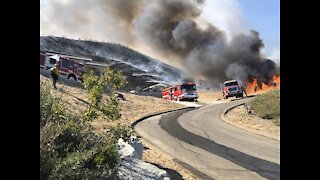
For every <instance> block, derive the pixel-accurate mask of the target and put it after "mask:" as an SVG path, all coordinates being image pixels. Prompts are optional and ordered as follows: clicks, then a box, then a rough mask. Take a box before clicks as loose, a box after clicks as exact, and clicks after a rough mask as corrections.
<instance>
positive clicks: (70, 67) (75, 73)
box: [40, 52, 91, 82]
mask: <svg viewBox="0 0 320 180" xmlns="http://www.w3.org/2000/svg"><path fill="white" fill-rule="evenodd" d="M57 61H58V70H59V75H60V76H61V77H65V78H67V79H70V80H74V81H78V82H83V80H82V77H81V76H82V72H83V68H84V62H85V61H91V59H89V58H81V57H75V56H68V55H58V54H54V53H41V52H40V68H41V69H44V70H45V71H49V70H50V68H52V67H53V66H54V64H55V63H56V62H57Z"/></svg>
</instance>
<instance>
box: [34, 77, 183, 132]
mask: <svg viewBox="0 0 320 180" xmlns="http://www.w3.org/2000/svg"><path fill="white" fill-rule="evenodd" d="M40 82H48V83H51V80H50V79H49V78H47V77H44V76H42V75H40ZM57 87H58V90H54V89H53V90H52V92H53V95H54V96H56V97H61V99H63V100H64V101H66V103H67V104H68V107H67V108H69V109H70V110H71V111H72V112H74V113H78V114H79V113H81V112H82V111H84V110H85V109H86V107H87V106H88V105H87V104H86V103H85V102H82V101H81V100H84V101H87V102H88V98H87V93H86V91H85V90H84V89H81V88H76V87H71V86H67V85H64V84H61V83H58V84H57ZM123 95H124V97H125V98H126V101H121V118H120V119H119V120H117V121H115V122H110V121H108V120H107V119H105V118H104V117H98V118H97V119H96V120H94V121H93V122H92V125H93V126H94V127H95V128H96V129H97V130H104V129H107V128H111V127H114V126H115V125H116V124H117V123H118V122H120V123H121V124H126V125H131V123H133V122H134V121H136V120H138V119H140V118H142V117H144V116H147V115H151V114H154V113H158V112H163V111H167V110H173V109H180V108H183V107H185V106H184V105H182V104H177V103H174V102H171V101H167V100H162V99H160V98H156V97H150V96H138V95H134V94H130V93H123ZM77 98H78V99H77ZM104 98H105V100H104V101H106V99H107V98H106V97H104ZM79 99H80V100H79Z"/></svg>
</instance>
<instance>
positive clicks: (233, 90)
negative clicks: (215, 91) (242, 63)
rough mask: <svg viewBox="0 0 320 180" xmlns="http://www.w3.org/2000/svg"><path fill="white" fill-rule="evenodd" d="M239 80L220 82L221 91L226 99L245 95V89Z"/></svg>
mask: <svg viewBox="0 0 320 180" xmlns="http://www.w3.org/2000/svg"><path fill="white" fill-rule="evenodd" d="M240 84H241V83H239V82H238V81H237V80H228V81H225V82H223V84H220V88H221V93H222V96H223V98H224V99H228V97H234V96H235V97H236V98H238V97H243V91H242V89H241V86H240Z"/></svg>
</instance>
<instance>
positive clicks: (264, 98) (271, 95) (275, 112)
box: [249, 90, 280, 125]
mask: <svg viewBox="0 0 320 180" xmlns="http://www.w3.org/2000/svg"><path fill="white" fill-rule="evenodd" d="M249 104H250V106H251V108H252V109H253V110H254V111H255V112H256V113H257V114H258V116H259V117H261V118H263V119H273V120H274V122H275V123H276V124H278V125H280V90H273V91H269V92H267V93H264V94H261V95H258V96H257V97H255V98H254V99H252V100H251V101H249Z"/></svg>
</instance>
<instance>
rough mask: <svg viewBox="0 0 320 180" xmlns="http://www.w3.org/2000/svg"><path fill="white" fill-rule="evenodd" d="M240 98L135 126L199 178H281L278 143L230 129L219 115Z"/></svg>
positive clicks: (233, 128) (160, 116)
mask: <svg viewBox="0 0 320 180" xmlns="http://www.w3.org/2000/svg"><path fill="white" fill-rule="evenodd" d="M245 101H247V99H242V100H236V101H232V102H227V103H221V104H212V105H208V106H204V107H200V108H197V109H195V110H184V111H180V112H176V113H167V114H164V115H158V116H154V117H151V118H148V119H146V120H145V121H142V122H140V123H139V124H137V125H136V127H135V129H136V131H137V132H138V133H139V134H140V135H141V136H142V137H143V138H144V139H145V140H147V141H148V142H149V143H152V144H153V145H155V146H157V147H158V148H160V149H161V150H163V151H164V152H167V153H169V154H171V155H172V156H173V157H174V158H175V159H177V160H179V161H180V162H183V163H186V164H188V165H189V166H191V167H192V168H193V171H194V172H195V173H197V174H198V175H199V176H200V177H202V179H280V141H277V140H273V139H269V138H266V137H263V136H260V135H256V134H253V133H251V132H247V131H245V130H242V129H239V128H237V127H234V126H232V125H229V124H227V123H225V122H224V121H223V120H222V119H221V117H220V115H221V113H222V112H223V111H224V110H225V109H227V108H229V107H232V106H234V105H237V104H241V103H243V102H245Z"/></svg>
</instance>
